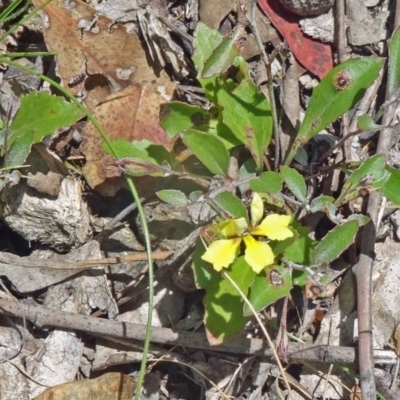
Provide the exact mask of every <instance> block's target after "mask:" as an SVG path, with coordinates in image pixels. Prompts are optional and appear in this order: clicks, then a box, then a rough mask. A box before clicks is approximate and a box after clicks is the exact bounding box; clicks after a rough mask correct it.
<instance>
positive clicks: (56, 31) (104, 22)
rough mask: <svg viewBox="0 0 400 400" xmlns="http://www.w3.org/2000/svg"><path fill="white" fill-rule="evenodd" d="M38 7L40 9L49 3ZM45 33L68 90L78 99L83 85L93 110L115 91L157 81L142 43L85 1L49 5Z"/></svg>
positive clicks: (55, 0)
mask: <svg viewBox="0 0 400 400" xmlns="http://www.w3.org/2000/svg"><path fill="white" fill-rule="evenodd" d="M33 3H34V5H35V6H40V5H41V4H43V3H44V0H33ZM43 34H44V38H45V42H46V45H47V48H48V50H50V51H56V52H57V53H58V54H57V56H56V61H57V66H58V71H57V73H58V75H59V76H60V78H61V80H62V83H63V85H64V86H65V87H68V88H69V90H70V91H71V93H72V94H74V95H77V94H79V93H80V92H81V91H82V88H83V86H84V87H85V89H86V91H87V93H88V94H87V97H86V98H85V99H84V102H85V104H86V105H87V106H88V107H89V108H90V109H93V107H94V106H95V105H96V104H98V103H99V102H101V101H103V100H104V99H105V98H106V97H107V96H108V95H109V94H110V93H112V92H115V91H118V90H121V89H123V88H125V87H127V86H130V85H132V84H134V83H140V82H143V81H152V80H154V79H155V78H156V75H155V73H154V72H153V70H152V69H151V68H150V67H149V65H148V63H147V59H146V54H145V52H144V50H143V48H142V45H141V43H140V40H139V39H138V38H137V37H136V36H134V35H133V34H129V33H127V32H126V30H125V27H124V26H123V25H121V24H116V23H114V22H113V21H112V20H111V19H109V18H107V17H105V16H102V15H96V11H95V10H94V9H93V8H92V7H90V6H88V5H87V4H85V3H83V2H82V1H79V0H74V1H69V0H65V1H63V0H53V1H52V2H51V3H50V4H48V5H47V6H46V7H45V8H44V10H43ZM85 75H87V77H86V79H82V81H81V82H79V77H82V76H83V78H84V77H85ZM76 82H78V83H76Z"/></svg>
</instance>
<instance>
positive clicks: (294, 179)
mask: <svg viewBox="0 0 400 400" xmlns="http://www.w3.org/2000/svg"><path fill="white" fill-rule="evenodd" d="M281 173H282V178H283V180H284V181H285V183H286V185H287V187H288V188H289V190H290V191H291V192H292V193H293V194H294V195H295V196H296V197H297V198H298V199H299V200H300V201H301V202H302V203H304V202H305V201H306V197H307V186H306V182H305V181H304V178H303V176H302V175H301V174H299V173H298V172H297V171H296V170H295V169H293V168H289V167H286V166H282V167H281Z"/></svg>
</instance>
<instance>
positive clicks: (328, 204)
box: [310, 195, 337, 221]
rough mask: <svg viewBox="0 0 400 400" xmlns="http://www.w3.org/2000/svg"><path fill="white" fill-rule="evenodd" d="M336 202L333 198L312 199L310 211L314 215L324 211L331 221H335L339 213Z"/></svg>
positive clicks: (320, 197)
mask: <svg viewBox="0 0 400 400" xmlns="http://www.w3.org/2000/svg"><path fill="white" fill-rule="evenodd" d="M334 201H335V199H334V198H333V197H331V196H324V195H322V196H318V197H316V198H315V199H312V201H311V203H310V211H311V212H312V213H316V212H319V211H322V212H324V213H325V214H326V215H327V216H328V218H329V219H330V220H331V221H334V220H335V219H336V211H337V208H336V206H335V204H334Z"/></svg>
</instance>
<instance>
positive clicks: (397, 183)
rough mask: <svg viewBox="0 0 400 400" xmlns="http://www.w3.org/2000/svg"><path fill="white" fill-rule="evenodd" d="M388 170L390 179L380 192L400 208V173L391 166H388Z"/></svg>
mask: <svg viewBox="0 0 400 400" xmlns="http://www.w3.org/2000/svg"><path fill="white" fill-rule="evenodd" d="M386 170H387V171H388V172H389V173H390V177H389V179H388V180H387V181H386V182H385V184H384V185H383V186H382V187H381V188H380V189H379V191H380V192H381V193H382V194H383V195H384V196H386V197H387V198H388V200H390V201H391V202H393V203H394V204H396V205H397V206H400V190H399V189H400V171H399V170H398V169H396V168H393V167H390V166H389V165H387V166H386Z"/></svg>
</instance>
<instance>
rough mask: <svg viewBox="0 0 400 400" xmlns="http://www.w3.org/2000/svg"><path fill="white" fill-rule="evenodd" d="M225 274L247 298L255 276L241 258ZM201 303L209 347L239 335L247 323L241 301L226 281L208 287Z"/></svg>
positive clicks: (222, 280)
mask: <svg viewBox="0 0 400 400" xmlns="http://www.w3.org/2000/svg"><path fill="white" fill-rule="evenodd" d="M227 273H228V274H229V276H230V277H231V278H232V280H234V281H235V283H236V284H237V285H238V286H239V288H240V289H241V290H242V292H243V293H244V294H245V295H247V293H248V290H249V286H250V285H251V283H252V282H253V280H254V277H255V273H254V272H253V270H252V269H251V268H250V266H249V265H248V264H247V263H246V261H245V260H244V257H239V258H238V259H237V260H236V261H235V262H234V263H233V264H232V266H231V267H230V269H229V271H228V272H227ZM203 302H204V306H205V316H204V323H205V325H206V329H207V338H208V340H209V341H210V342H211V343H212V344H219V343H222V342H224V341H226V340H227V339H228V338H229V337H231V336H233V335H234V334H235V333H238V332H240V331H241V329H242V328H243V327H244V325H245V324H246V322H247V321H248V319H247V318H245V317H244V316H243V303H244V300H243V299H242V297H241V296H240V294H239V293H238V292H237V290H236V289H235V288H234V287H233V286H232V284H231V283H230V282H229V281H228V280H227V279H221V280H220V281H219V282H216V283H213V284H211V285H210V286H208V288H207V292H206V295H205V297H204V301H203Z"/></svg>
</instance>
